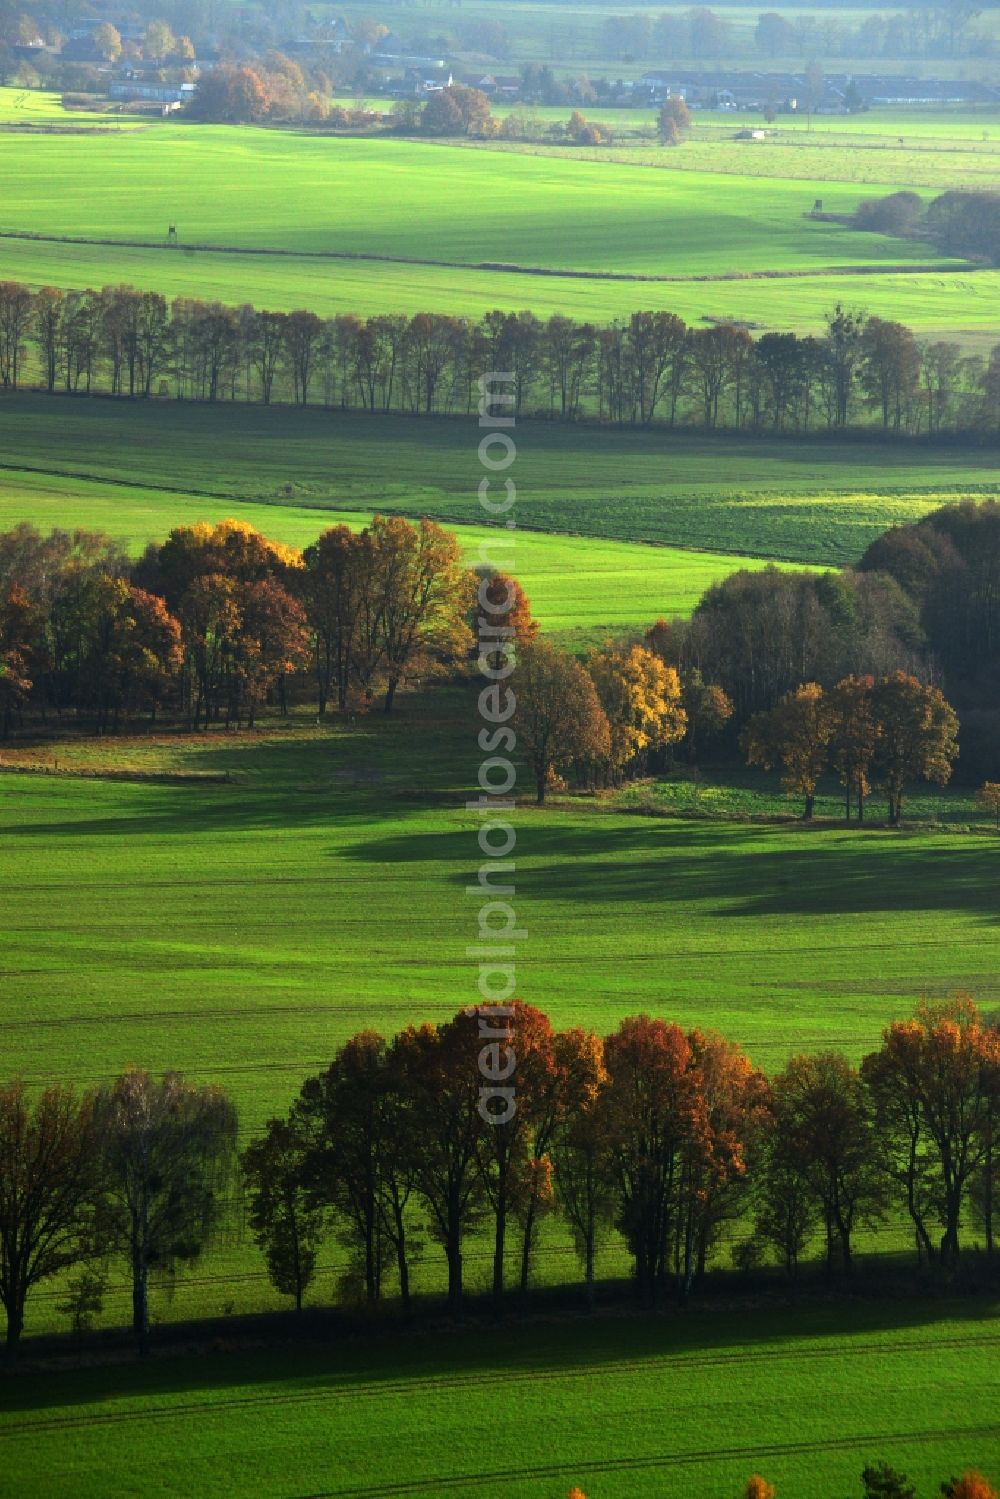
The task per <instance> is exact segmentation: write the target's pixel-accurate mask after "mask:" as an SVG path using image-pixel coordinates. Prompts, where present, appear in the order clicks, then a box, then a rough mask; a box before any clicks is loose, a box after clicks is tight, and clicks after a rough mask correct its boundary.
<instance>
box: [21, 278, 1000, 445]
mask: <svg viewBox="0 0 1000 1499" xmlns="http://www.w3.org/2000/svg"><path fill="white" fill-rule="evenodd" d="M29 353H30V355H31V356H32V359H31V362H30V364H29ZM491 370H497V371H500V370H502V371H509V372H511V373H512V375H513V385H512V389H513V393H514V404H515V411H516V413H517V414H519V415H536V416H544V417H546V418H549V419H554V420H558V421H575V420H578V419H579V418H581V417H584V416H592V417H597V418H599V419H600V420H602V421H606V422H611V423H614V424H617V425H625V426H646V425H649V424H651V423H654V422H657V423H663V424H666V425H667V426H670V427H673V426H676V425H678V424H686V425H694V426H698V427H701V428H704V429H706V430H709V431H712V430H715V429H717V428H720V427H725V428H731V429H737V430H742V431H751V432H754V431H762V430H773V431H783V430H786V429H792V430H795V431H811V430H815V429H817V428H825V429H828V430H831V431H837V430H842V429H844V428H846V427H847V426H849V425H852V424H866V423H868V424H872V423H874V424H875V425H877V426H880V427H882V428H883V429H886V430H892V431H897V432H907V433H926V434H931V435H933V434H937V433H941V432H947V431H975V430H982V431H984V432H989V433H992V432H995V431H996V430H997V428H998V427H1000V345H997V346H996V347H995V348H994V349H993V351H992V352H991V353H990V354H989V356H988V357H987V358H985V359H984V358H983V357H982V356H980V355H978V354H966V353H964V352H963V350H962V347H961V345H959V344H958V343H955V342H951V341H948V340H941V339H939V340H935V341H933V342H932V341H925V342H920V341H919V340H918V339H917V337H916V335H915V334H914V333H913V331H912V329H910V328H908V327H906V326H905V325H904V324H902V323H898V322H893V321H889V320H886V319H884V318H879V317H870V316H868V314H866V313H865V312H863V311H860V310H852V309H846V308H844V307H843V306H841V305H840V304H838V305H837V307H836V308H835V309H834V310H833V311H832V312H830V313H829V314H828V315H827V318H826V331H825V333H824V334H823V335H822V336H820V337H816V336H812V335H810V336H807V337H799V336H798V335H796V334H794V333H765V334H762V335H761V336H760V337H759V338H757V339H754V338H753V337H752V335H751V333H750V331H749V329H748V328H747V327H746V326H744V325H741V324H739V323H737V322H732V321H728V320H726V319H724V318H718V319H715V320H714V321H713V322H712V324H711V326H709V327H707V328H690V327H688V326H687V325H686V324H685V322H684V321H683V319H682V318H679V317H677V316H676V315H675V314H674V313H670V312H635V313H633V314H632V315H631V316H630V317H628V318H623V319H621V320H618V321H616V322H613V323H611V324H607V325H600V324H597V323H590V322H585V323H580V322H575V321H574V320H573V319H571V318H568V317H562V316H560V315H554V316H552V317H550V318H548V319H547V320H543V319H541V318H538V317H536V316H535V314H534V313H532V312H518V313H512V312H501V311H494V312H489V313H486V314H485V315H484V316H483V317H482V318H480V319H479V320H478V321H473V320H471V319H468V318H460V317H453V316H449V315H447V314H443V313H426V312H421V313H416V314H415V315H413V316H412V317H407V316H405V315H403V314H395V313H386V314H381V315H378V316H374V317H369V318H367V319H362V318H359V317H355V316H353V315H350V314H344V315H340V316H337V317H334V318H326V319H324V318H321V317H319V316H317V314H315V313H313V312H309V311H304V310H298V311H294V312H287V313H286V312H267V311H258V310H256V309H255V308H253V307H250V306H249V305H246V304H244V305H243V306H240V307H227V306H224V305H223V304H221V303H219V302H203V301H199V300H195V299H190V298H176V299H175V300H174V301H173V302H171V303H170V304H168V303H167V301H166V298H164V297H163V296H161V295H160V294H159V293H158V292H144V291H138V290H136V289H135V288H134V287H128V286H117V287H105V288H104V289H103V290H102V291H78V292H76V291H74V292H63V291H61V290H59V289H58V288H55V287H43V288H42V289H41V290H40V291H38V292H32V291H31V289H30V288H29V287H27V286H25V285H22V284H21V283H19V282H12V281H6V282H0V386H3V387H4V388H5V389H8V390H16V389H18V388H19V386H21V385H23V384H24V382H25V380H26V378H30V379H32V380H33V381H34V383H35V384H36V386H38V387H39V388H42V389H44V390H47V391H48V392H49V393H54V392H55V391H57V390H59V391H64V392H67V393H96V392H104V393H107V394H110V395H115V396H122V395H125V396H130V397H151V396H158V397H172V398H174V399H176V400H197V401H209V402H213V401H238V400H245V401H259V402H263V403H264V404H265V405H266V404H269V403H270V402H272V401H286V402H294V403H296V404H299V405H302V406H305V405H308V404H310V403H312V404H322V405H324V406H327V407H331V408H340V409H345V410H346V409H358V410H365V411H373V412H375V411H381V412H390V411H400V412H408V413H413V414H417V413H424V414H429V413H434V412H438V413H449V412H451V413H454V412H469V411H473V410H475V409H476V406H477V402H478V399H479V386H478V382H479V378H480V376H481V375H482V374H483V372H484V371H491Z"/></svg>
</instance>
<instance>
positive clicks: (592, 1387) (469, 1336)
mask: <svg viewBox="0 0 1000 1499" xmlns="http://www.w3.org/2000/svg"><path fill="white" fill-rule="evenodd" d="M885 1313H886V1309H885V1308H874V1307H865V1306H858V1307H852V1308H848V1309H844V1308H836V1309H831V1308H815V1309H812V1310H807V1309H798V1310H796V1311H795V1312H794V1313H793V1314H791V1315H790V1314H788V1313H781V1312H779V1313H777V1314H775V1313H774V1312H771V1311H767V1312H763V1311H757V1312H743V1313H740V1314H739V1315H738V1316H737V1317H733V1316H732V1315H731V1314H730V1315H727V1314H725V1313H724V1312H722V1311H721V1309H720V1311H718V1312H716V1313H714V1314H707V1315H706V1314H701V1315H692V1314H685V1315H684V1316H683V1317H681V1318H678V1317H673V1318H670V1317H662V1318H653V1319H650V1318H644V1319H642V1320H639V1319H638V1318H636V1319H629V1320H626V1321H621V1320H617V1321H610V1322H605V1321H602V1320H600V1319H599V1320H597V1321H590V1322H589V1323H587V1322H584V1323H581V1322H573V1321H564V1322H562V1323H559V1322H551V1323H550V1324H549V1325H547V1326H536V1327H528V1328H523V1327H522V1328H517V1329H503V1328H499V1329H498V1328H496V1327H492V1328H489V1329H487V1328H485V1327H482V1326H477V1327H475V1328H470V1329H468V1330H467V1331H466V1332H465V1333H463V1334H454V1333H453V1334H451V1335H450V1336H445V1337H443V1338H442V1337H440V1336H439V1337H438V1338H436V1339H435V1340H434V1341H433V1342H432V1341H431V1340H430V1339H427V1338H423V1339H419V1338H418V1339H415V1340H413V1341H411V1342H410V1343H408V1344H405V1343H404V1344H402V1345H400V1343H399V1342H398V1341H394V1342H393V1343H391V1344H388V1343H386V1344H384V1345H379V1344H375V1345H368V1346H352V1345H351V1344H350V1343H348V1344H346V1345H343V1346H341V1348H340V1349H335V1350H331V1349H329V1348H327V1349H317V1348H310V1347H299V1348H295V1347H294V1346H293V1347H289V1348H287V1349H282V1350H278V1351H277V1352H276V1351H274V1350H271V1351H268V1352H256V1351H250V1352H246V1353H244V1354H243V1355H242V1357H241V1358H240V1359H239V1360H238V1361H236V1360H234V1359H233V1358H232V1357H229V1358H227V1357H225V1356H220V1355H218V1354H211V1355H208V1356H203V1357H201V1358H200V1359H198V1360H197V1362H195V1361H193V1360H191V1359H188V1360H177V1359H173V1360H169V1361H162V1362H154V1363H152V1364H150V1365H149V1366H147V1367H146V1368H143V1369H136V1368H134V1367H130V1368H128V1369H127V1370H125V1369H120V1368H119V1369H115V1368H104V1369H97V1370H88V1371H86V1373H83V1372H66V1373H63V1374H59V1375H53V1374H47V1375H45V1376H43V1377H37V1376H36V1377H34V1378H32V1377H30V1376H29V1377H26V1378H23V1379H22V1381H21V1382H20V1386H19V1388H18V1389H17V1390H16V1391H10V1392H8V1394H7V1402H6V1403H7V1405H8V1413H7V1415H6V1417H5V1418H3V1422H2V1428H0V1429H3V1431H4V1438H5V1442H4V1445H5V1449H6V1450H5V1459H6V1464H5V1480H6V1484H7V1487H6V1488H5V1492H9V1493H15V1492H16V1493H17V1494H18V1495H19V1496H21V1499H49V1496H50V1495H51V1494H52V1493H53V1492H54V1491H58V1492H70V1491H71V1492H72V1493H73V1494H74V1495H77V1496H79V1499H102V1496H104V1495H106V1494H107V1493H108V1487H107V1475H108V1472H109V1471H111V1470H113V1471H114V1474H115V1484H116V1489H115V1492H116V1493H117V1494H122V1495H125V1494H129V1495H131V1494H142V1495H144V1496H145V1495H149V1496H151V1499H168V1496H179V1495H189V1494H192V1493H197V1494H199V1495H203V1496H205V1499H223V1496H225V1499H229V1496H235V1495H245V1494H247V1493H250V1492H252V1493H254V1494H255V1495H259V1496H260V1499H278V1496H287V1495H290V1494H295V1495H300V1494H301V1495H304V1494H309V1495H312V1496H313V1499H362V1496H363V1499H388V1496H390V1495H400V1496H403V1495H410V1494H412V1495H418V1494H423V1495H432V1496H438V1495H447V1496H449V1499H480V1496H482V1495H483V1494H496V1493H498V1492H500V1491H501V1490H502V1491H503V1492H504V1493H509V1494H512V1495H516V1496H517V1499H562V1496H563V1495H564V1494H565V1493H566V1491H567V1489H568V1488H569V1486H570V1485H571V1484H579V1485H580V1486H581V1487H583V1488H585V1490H586V1493H587V1494H588V1495H589V1496H590V1499H681V1496H682V1495H688V1494H690V1493H692V1492H697V1493H698V1494H700V1495H703V1496H705V1499H729V1496H730V1495H731V1494H735V1493H738V1492H739V1489H740V1488H741V1487H742V1485H743V1483H745V1481H746V1479H747V1477H748V1475H749V1474H750V1473H751V1472H753V1471H763V1472H764V1473H765V1474H767V1475H768V1476H769V1477H770V1479H771V1480H772V1481H774V1482H776V1483H777V1485H778V1490H779V1493H782V1494H789V1495H795V1496H796V1499H830V1496H831V1495H832V1494H845V1495H846V1494H853V1493H855V1492H857V1489H858V1474H859V1472H860V1469H861V1466H862V1464H863V1463H864V1462H866V1461H870V1460H871V1459H872V1458H873V1457H885V1458H887V1459H888V1460H889V1461H890V1462H892V1463H893V1464H895V1465H896V1466H898V1467H902V1468H905V1470H906V1471H907V1472H908V1474H909V1475H910V1477H911V1478H912V1479H914V1480H915V1481H916V1482H917V1484H919V1492H920V1493H921V1494H922V1495H923V1494H927V1495H930V1494H932V1493H934V1492H936V1490H937V1487H938V1484H939V1483H940V1481H941V1476H942V1474H945V1475H949V1474H951V1473H954V1472H957V1471H960V1470H961V1469H962V1468H963V1467H965V1466H967V1465H968V1464H969V1461H970V1453H982V1454H985V1456H984V1457H983V1458H981V1459H980V1461H981V1464H982V1466H984V1467H989V1466H990V1465H991V1463H992V1466H993V1467H995V1454H996V1452H997V1450H998V1447H997V1443H998V1436H1000V1427H998V1425H997V1418H996V1398H997V1383H996V1351H997V1345H998V1340H1000V1320H998V1318H997V1317H996V1316H995V1315H991V1314H990V1313H989V1312H988V1311H987V1310H985V1309H979V1308H972V1307H969V1306H961V1305H959V1306H955V1305H951V1304H948V1303H938V1304H936V1305H934V1306H933V1309H927V1308H925V1309H924V1310H923V1311H921V1310H920V1309H918V1308H914V1307H910V1306H901V1307H895V1308H893V1309H892V1314H891V1315H890V1316H886V1314H885ZM501 1391H502V1409H503V1419H502V1421H498V1400H500V1399H501ZM540 1408H541V1410H542V1411H543V1415H540ZM487 1448H488V1452H489V1455H488V1456H486V1449H487ZM3 1482H4V1480H0V1483H3Z"/></svg>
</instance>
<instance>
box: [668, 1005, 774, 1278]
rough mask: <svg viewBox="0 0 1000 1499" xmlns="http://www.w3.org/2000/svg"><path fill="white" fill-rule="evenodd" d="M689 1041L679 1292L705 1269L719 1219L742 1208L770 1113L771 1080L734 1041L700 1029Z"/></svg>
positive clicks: (730, 1216)
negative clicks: (691, 1107) (691, 1093)
mask: <svg viewBox="0 0 1000 1499" xmlns="http://www.w3.org/2000/svg"><path fill="white" fill-rule="evenodd" d="M688 1044H689V1046H690V1048H691V1065H692V1069H693V1074H694V1078H695V1085H696V1106H695V1113H694V1116H693V1120H692V1126H693V1127H692V1131H691V1135H690V1138H689V1141H688V1144H687V1148H686V1151H685V1154H684V1159H683V1164H682V1169H681V1178H680V1193H679V1217H678V1240H679V1249H680V1253H679V1255H678V1261H679V1264H680V1277H681V1279H680V1286H679V1290H680V1292H681V1295H682V1296H683V1297H686V1296H687V1295H689V1294H690V1291H691V1287H692V1285H693V1283H694V1280H695V1277H696V1276H700V1275H703V1274H704V1272H705V1267H706V1263H707V1260H708V1255H709V1252H710V1250H711V1248H712V1246H713V1244H714V1242H715V1240H716V1238H717V1236H718V1234H719V1231H720V1229H721V1228H722V1226H723V1224H725V1223H726V1222H728V1221H732V1220H734V1219H737V1218H739V1217H740V1216H741V1214H742V1211H743V1207H744V1204H745V1198H746V1191H745V1188H746V1181H747V1172H748V1167H749V1165H750V1164H751V1162H752V1161H753V1160H754V1159H755V1157H756V1155H757V1153H758V1151H759V1148H760V1145H761V1142H762V1139H763V1136H764V1132H765V1130H766V1127H767V1125H768V1123H769V1122H770V1118H771V1114H770V1105H771V1089H770V1084H769V1083H768V1081H767V1079H766V1078H765V1077H764V1075H763V1073H761V1072H759V1071H758V1070H757V1069H755V1068H754V1067H752V1066H751V1064H750V1061H749V1059H748V1058H747V1057H746V1056H745V1055H744V1053H743V1052H742V1051H741V1050H740V1049H739V1047H737V1046H734V1045H733V1043H732V1042H731V1041H727V1040H725V1039H724V1038H723V1037H722V1036H716V1035H711V1034H704V1033H702V1032H701V1031H699V1030H693V1031H691V1032H690V1034H689V1035H688Z"/></svg>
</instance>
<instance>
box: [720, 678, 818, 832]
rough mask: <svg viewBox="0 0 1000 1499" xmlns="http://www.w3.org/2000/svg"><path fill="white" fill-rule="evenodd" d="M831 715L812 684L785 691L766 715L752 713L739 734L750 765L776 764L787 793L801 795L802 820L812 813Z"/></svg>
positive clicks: (764, 766) (766, 768)
mask: <svg viewBox="0 0 1000 1499" xmlns="http://www.w3.org/2000/svg"><path fill="white" fill-rule="evenodd" d="M833 728H834V717H833V713H832V711H831V709H830V705H829V703H828V702H827V700H826V698H825V697H824V694H823V689H822V687H820V686H819V684H818V683H817V682H806V683H804V684H803V685H802V686H801V687H799V688H797V689H796V691H795V692H788V693H786V694H785V696H784V697H783V698H782V699H781V701H780V702H779V703H778V704H777V706H776V707H774V708H772V709H771V711H770V712H769V713H755V714H754V716H753V718H751V720H750V722H749V723H748V724H747V726H746V728H745V729H744V730H743V733H742V734H741V735H740V744H741V746H742V748H743V752H744V754H745V755H746V757H747V761H748V763H749V764H750V765H760V766H762V767H763V769H764V770H770V769H771V767H772V766H774V765H777V764H780V765H781V767H782V773H781V784H782V786H783V787H784V788H785V791H786V793H787V794H788V795H789V796H802V797H804V798H805V807H804V810H803V813H802V816H803V818H804V819H805V820H806V821H808V820H809V819H810V818H811V817H812V815H813V808H814V806H815V802H816V786H817V784H818V782H819V778H820V776H821V775H822V774H823V771H824V770H825V769H826V765H827V760H828V758H829V745H830V739H831V737H832V735H833Z"/></svg>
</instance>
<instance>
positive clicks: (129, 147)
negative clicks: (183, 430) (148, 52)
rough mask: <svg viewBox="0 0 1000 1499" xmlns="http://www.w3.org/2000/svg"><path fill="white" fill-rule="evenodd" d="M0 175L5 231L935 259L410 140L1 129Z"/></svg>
mask: <svg viewBox="0 0 1000 1499" xmlns="http://www.w3.org/2000/svg"><path fill="white" fill-rule="evenodd" d="M501 161H502V168H503V170H502V172H500V171H498V165H499V164H500V162H501ZM195 162H197V170H194V169H193V163H195ZM0 173H2V175H3V180H4V182H5V185H6V187H5V210H4V227H5V229H7V230H12V229H14V230H25V231H30V232H32V233H38V234H57V235H59V234H65V235H83V236H87V237H96V238H100V239H110V240H116V239H128V238H135V239H148V240H154V241H160V240H162V239H163V238H165V236H166V230H167V225H168V224H176V225H177V226H178V234H179V236H180V238H181V241H182V243H187V244H194V245H197V244H215V245H225V246H232V247H234V248H242V249H246V248H266V249H283V250H291V251H307V252H317V251H319V252H329V251H338V252H341V253H349V254H380V255H402V256H407V257H411V258H414V259H420V260H425V259H430V260H438V261H440V260H448V261H457V262H460V263H462V264H466V265H469V264H471V265H475V264H477V263H480V262H495V261H509V262H514V263H516V264H519V265H524V266H542V267H557V268H563V269H570V270H590V271H607V270H615V271H629V272H638V273H654V274H656V273H660V274H662V273H669V272H671V271H676V272H679V273H691V272H692V271H693V270H695V269H697V271H698V273H699V274H707V273H712V272H716V273H718V272H726V271H731V270H734V269H739V270H742V271H747V270H751V271H752V270H781V269H795V270H808V269H809V268H810V266H812V267H817V266H818V267H826V266H838V265H841V266H844V265H858V264H864V265H877V264H879V263H882V264H885V263H890V264H894V263H897V262H899V263H912V264H920V263H921V262H925V261H927V260H928V259H935V258H937V257H934V256H929V255H928V251H927V247H926V246H923V245H919V244H916V243H915V242H913V241H911V240H893V239H889V238H886V237H884V236H881V235H870V234H860V233H857V232H855V231H853V230H845V229H843V228H841V227H840V226H838V225H835V224H829V223H823V222H815V221H812V220H810V219H807V218H805V217H803V215H804V214H805V212H806V211H807V210H808V209H809V208H811V207H812V197H811V196H810V194H811V193H812V187H811V186H810V187H809V188H807V189H803V187H802V185H801V184H799V183H795V182H790V181H780V180H779V181H773V182H770V183H769V184H768V185H767V187H766V188H761V186H760V184H759V183H753V184H748V183H745V182H742V181H740V180H739V179H738V178H735V179H734V178H730V177H723V178H721V179H720V180H718V181H714V180H711V179H709V178H705V177H702V176H699V175H698V174H696V173H683V174H681V173H677V174H674V173H654V172H648V171H644V170H642V169H641V168H626V167H619V166H617V165H615V167H614V170H613V171H612V172H611V173H609V172H607V171H606V170H605V169H604V168H603V167H601V166H600V165H598V164H595V163H593V162H587V161H578V162H574V161H565V160H556V159H545V158H536V157H530V156H523V155H514V154H512V155H505V156H503V157H502V158H499V157H497V156H495V155H493V154H491V153H488V152H484V151H469V150H463V149H462V148H460V147H456V146H449V145H437V144H434V143H423V142H415V141H398V140H364V139H353V138H346V137H345V138H323V137H319V136H314V135H309V134H306V133H297V132H289V131H273V130H255V129H252V128H251V129H248V128H245V127H238V126H237V127H233V126H222V125H219V126H209V127H199V126H196V125H183V124H177V125H176V126H172V127H171V128H170V129H163V130H150V131H142V132H139V133H133V134H125V135H123V136H121V137H119V136H117V135H115V134H110V135H102V136H99V137H97V138H96V139H93V140H91V139H87V140H82V139H80V138H77V137H73V136H48V135H39V136H27V137H15V136H0ZM902 185H905V184H902ZM751 192H752V194H753V209H752V213H748V211H747V210H748V194H749V193H751ZM824 196H825V197H826V198H828V199H829V202H828V207H829V208H830V209H831V210H841V211H846V210H849V209H851V208H853V206H854V205H855V204H856V202H857V199H858V192H857V190H856V189H855V188H853V187H851V186H849V185H845V184H843V183H837V182H830V183H829V184H826V185H825V186H824ZM570 226H572V227H571V229H570ZM568 231H570V232H568Z"/></svg>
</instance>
